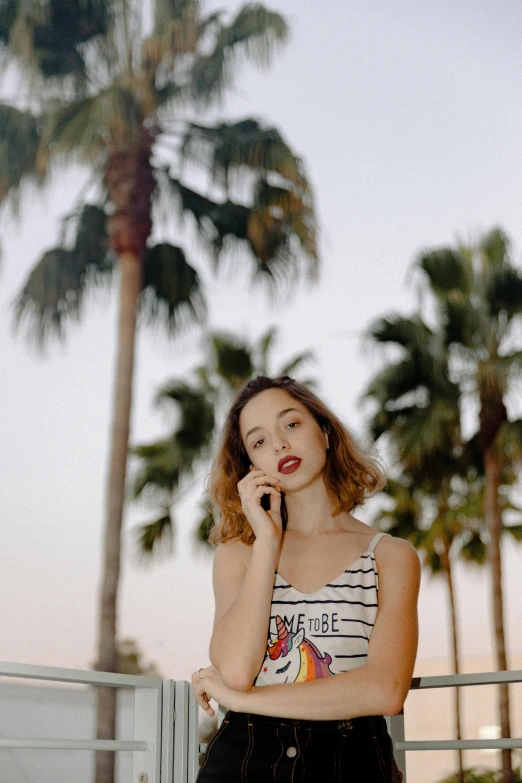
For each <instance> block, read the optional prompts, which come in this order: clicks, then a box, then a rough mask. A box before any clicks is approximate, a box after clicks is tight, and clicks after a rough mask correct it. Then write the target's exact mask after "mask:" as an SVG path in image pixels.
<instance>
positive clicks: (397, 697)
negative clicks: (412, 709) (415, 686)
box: [383, 686, 406, 715]
mask: <svg viewBox="0 0 522 783" xmlns="http://www.w3.org/2000/svg"><path fill="white" fill-rule="evenodd" d="M405 700H406V695H405V694H404V692H403V689H402V688H400V687H399V686H396V687H389V688H388V689H386V696H385V710H384V711H383V715H398V714H399V713H400V712H401V710H402V708H403V706H404V702H405Z"/></svg>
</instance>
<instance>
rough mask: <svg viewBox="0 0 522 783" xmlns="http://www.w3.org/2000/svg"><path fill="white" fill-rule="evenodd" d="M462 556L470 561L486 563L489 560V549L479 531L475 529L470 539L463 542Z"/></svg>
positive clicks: (479, 563) (480, 563) (478, 563)
mask: <svg viewBox="0 0 522 783" xmlns="http://www.w3.org/2000/svg"><path fill="white" fill-rule="evenodd" d="M460 556H461V557H462V558H463V559H464V560H467V561H468V562H469V563H476V564H477V565H484V563H485V562H486V560H487V549H486V545H485V543H484V540H483V538H482V536H481V535H480V533H479V532H478V531H473V533H472V534H471V535H470V537H469V538H468V540H467V541H466V542H465V543H464V544H462V546H461V547H460Z"/></svg>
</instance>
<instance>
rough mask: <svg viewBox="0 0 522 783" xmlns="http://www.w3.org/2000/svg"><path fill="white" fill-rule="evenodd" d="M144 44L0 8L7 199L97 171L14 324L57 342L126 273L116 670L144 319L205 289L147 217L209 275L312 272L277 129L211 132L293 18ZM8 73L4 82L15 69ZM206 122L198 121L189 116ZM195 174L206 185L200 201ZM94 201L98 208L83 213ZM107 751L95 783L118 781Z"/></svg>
mask: <svg viewBox="0 0 522 783" xmlns="http://www.w3.org/2000/svg"><path fill="white" fill-rule="evenodd" d="M151 5H152V9H151V10H152V29H151V30H150V31H148V32H146V31H145V26H146V25H145V22H144V19H143V13H144V8H143V4H142V3H141V2H139V0H112V1H108V0H48V2H46V3H45V4H44V3H41V2H40V1H39V0H10V2H8V3H4V4H2V7H1V8H0V43H1V44H2V48H1V56H2V60H3V64H4V65H10V66H13V67H14V68H15V69H16V73H17V74H18V75H19V77H20V80H21V82H22V84H23V86H24V90H25V92H19V93H18V95H17V96H16V98H15V99H14V100H13V101H8V100H5V101H4V102H3V103H0V200H2V201H3V202H5V203H7V204H11V205H12V206H14V207H16V206H17V205H18V202H19V200H20V198H21V196H23V195H24V193H25V192H26V191H27V189H28V188H29V187H30V186H34V185H35V184H36V185H43V184H45V183H46V182H47V181H48V180H49V175H50V173H51V172H52V171H53V170H54V169H55V168H59V167H61V166H62V167H65V166H67V165H68V164H69V163H71V162H75V163H80V164H82V165H83V166H84V167H86V169H87V170H88V171H89V173H90V178H89V180H88V182H87V187H86V189H84V191H83V192H82V194H81V196H80V199H79V201H78V203H77V204H76V206H75V207H74V209H72V211H71V214H70V215H69V216H67V218H66V220H64V224H63V231H62V236H61V239H60V242H59V244H58V245H57V246H56V247H54V248H52V249H50V250H48V251H47V252H46V253H44V254H43V256H42V258H41V259H40V261H39V262H38V263H37V264H36V266H35V267H34V269H33V270H32V272H31V273H30V275H29V276H28V278H27V281H26V283H25V285H24V287H23V290H22V291H21V293H20V295H19V298H18V302H17V317H18V320H19V321H23V322H25V323H26V324H27V325H28V328H29V330H30V332H31V333H32V334H33V335H34V336H36V338H37V339H38V340H40V341H42V340H44V339H45V338H47V337H48V336H50V335H52V334H58V335H61V334H63V332H64V327H65V325H66V323H67V322H68V321H70V320H71V319H72V318H74V317H78V316H79V314H80V313H81V309H82V305H83V303H84V299H85V295H86V293H88V292H89V291H90V290H91V289H92V288H95V287H96V286H97V285H99V284H102V283H103V282H104V281H105V280H107V279H108V278H109V276H111V275H112V274H113V272H114V271H115V270H116V269H117V270H118V272H119V283H120V312H119V321H118V356H117V366H116V379H115V391H114V403H113V405H114V407H113V428H112V436H111V456H110V465H109V476H108V480H107V497H106V512H105V562H104V566H103V578H102V586H101V594H100V624H99V632H98V647H99V649H98V663H99V666H100V668H102V669H103V670H104V671H109V672H110V671H115V669H116V665H117V651H116V609H117V596H118V583H119V570H120V535H121V525H122V519H123V507H124V486H125V476H126V466H127V451H128V439H129V419H130V410H131V402H132V375H133V366H134V344H135V330H136V324H137V315H138V313H140V314H141V316H142V318H144V319H148V320H150V321H151V322H154V323H158V322H160V323H163V324H165V325H166V326H167V328H168V329H169V330H170V331H171V332H172V331H176V330H178V329H179V328H180V326H182V325H184V324H187V323H190V322H193V321H202V319H203V317H204V311H205V308H204V299H203V294H202V287H201V283H200V280H199V276H198V274H197V271H196V270H195V269H194V267H193V266H192V265H191V264H190V263H189V261H188V259H187V255H186V253H185V251H184V249H183V248H182V247H180V246H176V245H172V244H170V243H166V242H163V243H157V244H153V243H152V242H151V231H152V227H153V215H154V216H161V215H162V214H164V213H165V207H166V205H167V206H168V208H169V213H172V205H174V207H175V208H176V210H177V212H178V214H179V215H180V216H185V215H188V217H189V218H190V219H192V220H193V221H194V224H195V225H196V226H197V229H198V234H199V238H200V240H201V242H202V243H203V244H204V245H205V246H206V248H207V249H208V250H209V252H210V255H211V257H212V258H213V259H214V262H215V264H218V263H219V261H221V259H222V258H224V257H225V256H226V255H227V251H228V250H229V249H230V248H233V247H237V246H239V247H240V248H243V249H244V250H245V252H246V254H247V256H248V257H249V258H250V261H251V268H252V270H253V274H254V278H256V279H265V280H268V281H269V282H272V284H273V286H277V285H278V284H279V283H280V282H281V280H282V279H283V278H285V276H286V277H288V276H292V275H294V276H295V274H297V273H299V272H300V271H301V270H302V269H304V268H306V269H307V270H308V272H309V273H310V274H313V272H314V270H315V268H316V262H317V253H316V245H315V220H314V211H313V202H312V196H311V190H310V187H309V184H308V181H307V178H306V174H305V170H304V166H303V164H302V162H301V160H300V159H299V158H297V157H296V155H294V153H293V152H292V151H291V149H290V148H289V146H288V145H287V144H286V142H285V141H284V140H283V138H282V136H281V134H280V133H279V132H278V131H277V129H275V128H273V127H267V126H265V125H263V124H261V123H260V122H259V121H257V120H254V119H249V118H246V119H242V120H240V121H238V122H221V123H217V124H214V125H212V124H204V123H203V122H202V121H201V120H200V119H199V118H200V114H201V111H202V110H204V109H206V108H210V107H212V106H214V105H216V103H218V102H219V101H220V100H221V99H222V98H223V97H224V94H225V92H226V89H227V88H229V87H230V86H231V84H232V83H233V81H234V77H235V74H236V67H237V64H238V63H239V62H241V61H243V60H244V59H249V60H251V61H253V62H255V63H257V64H260V65H267V64H268V62H269V61H270V59H271V56H272V54H273V52H274V51H275V49H276V47H277V46H278V45H279V44H281V43H283V42H284V41H285V40H286V38H287V33H288V28H287V25H286V22H285V20H284V19H283V18H282V17H281V16H280V15H279V14H277V13H274V12H271V11H269V10H267V9H266V8H265V7H264V6H262V5H257V4H247V5H245V6H243V7H242V8H240V9H239V11H238V12H237V14H236V15H235V16H234V17H233V18H232V19H230V20H227V19H226V18H225V15H224V13H223V12H220V11H215V12H211V13H208V14H206V15H205V14H203V12H202V8H201V3H200V2H198V0H155V2H153V3H152V4H151ZM10 73H12V70H11V71H10ZM191 111H192V112H194V111H198V112H200V114H198V122H194V121H191V119H190V113H191ZM186 164H191V165H192V166H193V165H196V166H199V167H200V168H201V169H202V170H203V172H204V173H205V178H206V186H205V189H204V191H203V192H199V191H198V190H196V189H194V188H191V187H190V184H191V182H190V180H188V179H187V178H186V176H185V171H186ZM87 196H89V198H88V199H87ZM114 731H115V694H114V692H113V690H112V689H107V688H101V689H100V691H99V706H98V737H99V738H102V739H108V738H112V737H114ZM113 770H114V759H113V754H111V753H108V752H103V753H99V754H97V766H96V781H97V783H110V781H112V779H113Z"/></svg>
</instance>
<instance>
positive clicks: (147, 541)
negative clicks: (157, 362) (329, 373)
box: [133, 327, 315, 558]
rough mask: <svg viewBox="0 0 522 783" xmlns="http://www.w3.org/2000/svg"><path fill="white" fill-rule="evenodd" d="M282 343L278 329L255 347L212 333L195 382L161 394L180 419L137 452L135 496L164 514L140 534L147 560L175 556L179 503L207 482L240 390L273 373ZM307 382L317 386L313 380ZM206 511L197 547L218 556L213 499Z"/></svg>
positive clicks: (299, 358) (296, 362) (294, 369)
mask: <svg viewBox="0 0 522 783" xmlns="http://www.w3.org/2000/svg"><path fill="white" fill-rule="evenodd" d="M276 340H277V330H276V328H275V327H271V328H270V329H268V330H267V331H266V332H265V333H264V334H263V335H262V336H261V337H260V338H259V339H257V340H255V341H253V342H249V341H248V340H246V339H245V338H241V337H238V336H237V335H234V334H230V333H227V332H212V333H210V334H209V335H207V336H206V337H205V339H204V346H203V348H204V356H205V360H204V363H203V364H202V365H200V366H198V367H196V369H195V370H193V372H192V377H191V379H190V380H172V381H169V382H168V383H166V384H165V385H164V386H163V387H162V388H161V389H160V390H159V392H158V394H157V397H156V403H157V404H158V405H159V406H161V407H162V408H164V409H167V411H168V412H169V413H170V414H172V413H173V414H174V417H175V421H176V424H175V426H174V428H173V430H172V432H171V433H170V434H169V435H168V436H167V437H165V438H162V439H161V440H159V441H155V442H154V443H150V444H144V445H140V446H136V447H135V448H134V450H133V452H134V454H135V455H136V456H137V458H138V463H139V466H138V468H137V471H136V475H135V478H134V496H135V498H143V499H144V500H145V501H147V502H149V503H152V504H153V505H154V506H155V507H156V508H158V509H159V510H158V512H157V515H156V518H155V519H154V520H153V521H151V522H148V523H146V524H143V525H141V526H140V527H139V528H138V530H137V538H138V544H139V549H140V552H141V554H142V555H144V556H145V557H146V558H147V557H150V556H151V555H152V554H157V553H158V552H159V551H161V550H162V549H163V550H164V551H167V552H168V551H172V544H173V535H174V528H175V520H174V516H173V514H174V508H175V506H176V503H177V502H178V501H179V499H180V497H181V496H182V495H183V494H184V492H186V490H187V488H193V487H194V485H195V484H196V483H197V482H199V481H201V479H202V477H203V476H202V475H201V474H202V472H203V473H205V472H207V470H208V462H209V459H210V455H211V453H212V451H213V447H214V446H215V442H216V438H217V436H218V434H219V432H220V430H221V424H222V422H223V420H224V417H225V415H226V411H227V409H228V407H229V406H230V403H231V402H232V399H233V398H234V397H235V395H236V394H237V392H238V391H239V389H240V388H241V387H242V386H243V385H244V384H245V383H246V382H247V381H248V380H249V379H250V378H252V377H254V376H256V375H270V374H271V372H270V367H271V353H272V350H273V348H274V346H275V343H276ZM313 358H314V357H313V354H312V352H311V351H304V352H302V353H300V354H298V355H296V356H293V357H292V358H291V359H289V360H288V361H287V362H285V363H284V364H283V365H282V366H281V367H279V368H278V369H276V370H275V371H274V373H273V375H274V376H278V375H287V374H289V373H292V374H294V373H297V374H299V372H300V371H301V369H302V368H303V365H304V364H306V363H307V362H310V361H311V360H313ZM301 382H302V383H305V384H306V385H308V386H310V387H313V386H314V385H315V384H314V381H313V379H311V378H305V379H303V380H302V381H301ZM200 507H201V518H200V520H199V522H198V524H197V526H196V529H195V543H196V544H197V545H200V546H202V547H203V548H204V549H206V550H207V551H212V550H213V547H212V548H211V547H210V545H209V543H208V536H209V533H210V528H211V527H212V524H213V517H212V511H211V507H210V503H209V500H208V498H204V499H203V500H202V502H201V504H200Z"/></svg>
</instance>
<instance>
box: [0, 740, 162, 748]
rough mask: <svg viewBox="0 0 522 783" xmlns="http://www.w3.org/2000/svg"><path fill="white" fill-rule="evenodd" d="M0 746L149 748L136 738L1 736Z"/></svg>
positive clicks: (145, 743) (146, 743)
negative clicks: (97, 738)
mask: <svg viewBox="0 0 522 783" xmlns="http://www.w3.org/2000/svg"><path fill="white" fill-rule="evenodd" d="M0 748H23V749H24V750H142V751H147V750H149V745H148V742H140V741H138V740H72V739H15V738H10V737H9V738H7V737H2V738H1V739H0Z"/></svg>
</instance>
